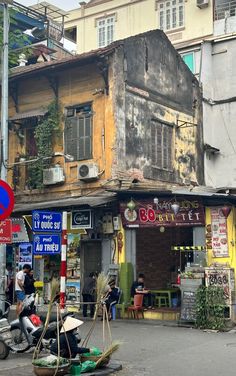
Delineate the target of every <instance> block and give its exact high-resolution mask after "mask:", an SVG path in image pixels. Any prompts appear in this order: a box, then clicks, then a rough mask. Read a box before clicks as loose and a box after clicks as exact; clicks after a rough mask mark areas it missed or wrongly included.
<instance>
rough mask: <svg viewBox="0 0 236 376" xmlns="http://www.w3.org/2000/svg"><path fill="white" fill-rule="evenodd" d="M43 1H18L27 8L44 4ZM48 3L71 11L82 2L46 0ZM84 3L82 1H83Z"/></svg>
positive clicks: (76, 0)
mask: <svg viewBox="0 0 236 376" xmlns="http://www.w3.org/2000/svg"><path fill="white" fill-rule="evenodd" d="M42 1H43V0H17V2H18V3H20V4H23V5H25V6H29V5H33V4H37V3H40V2H42ZM46 1H47V2H48V3H51V4H53V5H56V6H57V7H59V8H61V9H63V10H71V9H75V8H78V7H79V1H80V0H46ZM81 1H82V0H81Z"/></svg>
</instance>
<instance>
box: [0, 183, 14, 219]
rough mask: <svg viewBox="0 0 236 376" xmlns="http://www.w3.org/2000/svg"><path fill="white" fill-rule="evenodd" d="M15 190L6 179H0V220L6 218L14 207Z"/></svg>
mask: <svg viewBox="0 0 236 376" xmlns="http://www.w3.org/2000/svg"><path fill="white" fill-rule="evenodd" d="M14 203H15V200H14V192H13V190H12V189H11V187H10V185H8V184H7V183H6V182H5V181H3V180H0V221H2V220H4V219H6V218H8V217H9V215H10V214H11V212H12V210H13V208H14Z"/></svg>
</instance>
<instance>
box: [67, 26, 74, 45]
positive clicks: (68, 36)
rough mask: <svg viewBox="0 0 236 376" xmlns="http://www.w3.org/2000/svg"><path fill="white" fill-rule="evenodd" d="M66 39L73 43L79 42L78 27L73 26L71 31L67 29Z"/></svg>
mask: <svg viewBox="0 0 236 376" xmlns="http://www.w3.org/2000/svg"><path fill="white" fill-rule="evenodd" d="M65 37H66V38H68V39H70V40H71V41H73V42H75V43H76V42H77V27H76V26H73V27H71V28H69V29H65Z"/></svg>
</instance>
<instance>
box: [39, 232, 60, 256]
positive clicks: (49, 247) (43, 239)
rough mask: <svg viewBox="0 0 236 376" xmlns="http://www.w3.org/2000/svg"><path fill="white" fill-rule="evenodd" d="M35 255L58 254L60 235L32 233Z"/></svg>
mask: <svg viewBox="0 0 236 376" xmlns="http://www.w3.org/2000/svg"><path fill="white" fill-rule="evenodd" d="M33 245H34V248H33V249H34V254H35V255H58V254H59V253H60V252H61V236H60V235H58V234H57V235H54V234H45V235H41V234H38V235H34V243H33Z"/></svg>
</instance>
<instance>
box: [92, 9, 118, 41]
mask: <svg viewBox="0 0 236 376" xmlns="http://www.w3.org/2000/svg"><path fill="white" fill-rule="evenodd" d="M110 20H112V22H110ZM102 22H103V25H100V23H102ZM115 22H116V16H115V15H114V14H111V15H108V16H105V17H102V18H98V19H97V20H96V26H97V39H98V43H97V44H98V48H103V47H106V46H108V45H109V44H111V43H112V42H114V40H115V36H114V34H115ZM102 29H104V30H103V31H101V30H102ZM101 33H103V34H104V35H103V37H102V43H101V42H100V37H101ZM109 33H110V34H111V35H110V37H109Z"/></svg>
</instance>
